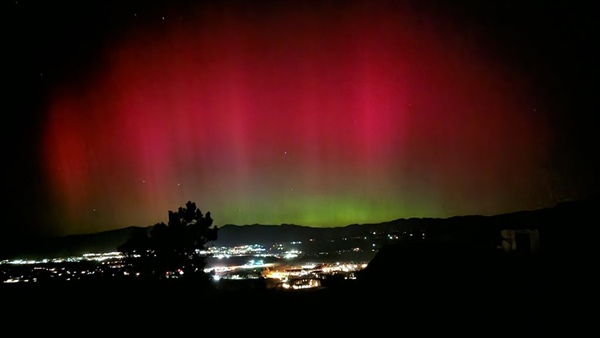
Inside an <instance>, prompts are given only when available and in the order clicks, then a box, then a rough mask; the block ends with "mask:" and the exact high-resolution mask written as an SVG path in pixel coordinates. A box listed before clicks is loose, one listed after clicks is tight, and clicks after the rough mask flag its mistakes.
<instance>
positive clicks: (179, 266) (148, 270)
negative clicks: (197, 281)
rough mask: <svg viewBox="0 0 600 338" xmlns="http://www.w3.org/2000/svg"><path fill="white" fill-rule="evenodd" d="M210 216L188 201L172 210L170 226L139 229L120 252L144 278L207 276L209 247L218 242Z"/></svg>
mask: <svg viewBox="0 0 600 338" xmlns="http://www.w3.org/2000/svg"><path fill="white" fill-rule="evenodd" d="M212 223H213V219H212V217H211V215H210V212H207V213H206V215H203V214H202V212H201V211H200V209H198V207H197V206H196V203H194V202H191V201H188V202H187V203H186V204H185V207H180V208H179V209H178V210H177V211H171V210H169V221H168V223H167V224H165V223H163V222H161V223H157V224H155V225H154V226H152V227H151V228H150V230H149V231H148V230H147V229H143V228H141V229H139V228H138V229H136V230H134V232H133V233H132V235H131V237H130V238H129V239H128V240H127V241H126V242H125V243H123V244H122V245H120V246H119V247H118V250H119V251H120V252H122V253H123V254H124V255H125V257H126V259H127V261H128V263H129V265H130V266H132V267H133V269H134V270H135V272H136V273H139V274H140V275H141V276H143V277H155V278H159V279H163V278H169V277H177V278H190V277H198V276H205V274H204V267H205V266H206V255H205V254H203V250H206V244H207V243H208V242H210V241H214V240H216V239H217V231H218V228H217V227H216V226H215V227H211V226H212Z"/></svg>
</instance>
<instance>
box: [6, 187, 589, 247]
mask: <svg viewBox="0 0 600 338" xmlns="http://www.w3.org/2000/svg"><path fill="white" fill-rule="evenodd" d="M598 201H599V199H598V198H591V199H587V200H580V201H570V202H563V203H560V204H558V205H556V206H554V207H550V208H542V209H536V210H527V211H518V212H512V213H506V214H499V215H494V216H481V215H467V216H454V217H450V218H403V219H397V220H392V221H388V222H382V223H366V224H350V225H347V226H344V227H329V228H317V227H309V226H302V225H295V224H281V225H265V224H250V225H233V224H227V225H223V226H220V227H219V235H218V239H217V240H216V241H215V242H211V243H209V244H211V245H215V246H236V245H245V244H261V245H266V246H268V245H271V244H274V243H287V242H292V241H311V239H312V240H318V241H328V240H335V239H340V238H357V237H364V236H368V235H371V234H374V233H402V232H415V231H421V230H424V231H427V233H428V234H431V235H433V236H435V237H437V238H450V237H453V236H464V235H465V234H478V233H481V232H486V231H497V230H498V229H499V228H503V229H510V228H519V227H521V228H522V227H529V228H531V227H534V228H539V229H542V230H541V232H542V237H545V239H552V240H551V241H549V242H550V243H557V242H558V241H559V240H560V238H567V237H568V236H573V232H574V231H573V230H569V229H575V228H576V227H578V226H580V225H583V224H587V223H589V222H590V219H591V215H592V211H594V210H596V209H597V208H598V206H599V203H598ZM136 228H139V227H133V226H132V227H127V228H122V229H116V230H109V231H103V232H98V233H92V234H82V235H68V236H63V237H28V238H18V239H11V240H10V241H6V242H5V243H4V244H2V247H1V248H0V259H11V258H26V259H39V258H52V257H67V256H73V255H82V254H84V253H89V252H93V253H102V252H112V251H116V250H117V247H118V246H119V245H120V244H122V243H124V242H125V240H126V239H127V238H129V236H131V234H132V233H133V231H134V230H135V229H136Z"/></svg>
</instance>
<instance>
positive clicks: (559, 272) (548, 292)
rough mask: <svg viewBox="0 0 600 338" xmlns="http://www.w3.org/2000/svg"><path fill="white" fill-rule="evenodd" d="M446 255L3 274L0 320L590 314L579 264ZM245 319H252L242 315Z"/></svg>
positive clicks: (418, 325) (532, 321)
mask: <svg viewBox="0 0 600 338" xmlns="http://www.w3.org/2000/svg"><path fill="white" fill-rule="evenodd" d="M449 262H450V260H442V261H441V264H438V265H437V266H436V265H429V266H421V265H420V264H412V265H411V266H407V267H406V269H404V270H402V269H397V270H390V271H387V272H385V273H382V270H379V271H375V272H373V271H371V272H368V271H367V270H365V274H362V275H361V276H360V278H358V279H357V280H339V281H338V282H337V283H333V284H330V285H329V286H328V287H323V288H319V289H306V290H282V289H270V288H261V287H256V285H254V286H252V287H242V285H241V284H240V287H239V288H229V289H226V290H225V289H222V288H219V287H218V285H217V284H214V283H213V282H200V281H181V280H172V281H162V282H158V281H155V282H148V281H146V282H143V281H120V282H117V281H96V282H85V283H83V282H74V283H60V284H4V285H1V286H0V296H1V297H2V298H1V299H2V308H3V309H4V310H5V314H4V316H3V320H4V323H11V322H12V320H13V319H11V318H14V319H17V320H22V319H25V318H27V319H28V320H30V321H31V322H54V323H56V321H57V320H58V321H59V322H62V323H63V324H64V325H68V323H70V322H73V323H88V324H89V325H99V324H101V323H125V324H126V326H125V328H126V329H135V330H142V331H148V330H149V331H152V330H159V329H160V330H165V329H169V328H178V329H182V328H187V327H196V328H202V330H205V329H206V330H208V331H211V330H216V329H218V332H220V333H223V332H229V330H239V329H242V328H243V329H244V330H246V329H248V330H250V331H249V332H253V331H256V330H258V331H262V330H267V331H269V330H275V328H274V327H273V325H275V326H277V327H279V328H278V329H277V330H281V329H285V330H284V332H288V331H289V330H291V331H290V332H298V330H300V332H304V331H305V330H316V331H317V332H322V331H320V330H323V328H328V329H329V330H334V332H336V333H337V334H339V335H342V333H344V334H345V333H348V334H353V333H354V334H356V333H357V332H358V331H356V330H363V331H361V332H365V331H364V330H368V332H371V334H375V333H376V332H384V331H386V330H389V329H393V330H394V331H396V332H414V331H415V330H417V331H418V332H421V331H423V332H427V331H429V330H433V331H439V330H441V331H446V330H449V329H451V328H452V330H454V332H456V330H458V331H460V332H466V331H475V332H478V333H480V336H489V335H496V334H509V335H512V334H511V332H512V333H514V334H517V335H519V334H520V333H525V332H530V333H531V332H533V333H539V334H542V333H547V332H555V333H556V332H563V333H564V334H568V335H569V336H573V334H576V333H578V332H582V331H584V330H587V328H588V327H589V326H590V325H591V324H592V323H595V321H596V319H595V313H596V310H595V307H596V306H597V304H596V300H595V299H596V298H595V296H594V295H595V294H596V292H594V289H593V288H591V282H590V279H588V277H587V274H586V273H584V270H582V269H583V268H584V266H579V265H577V264H571V263H569V262H567V261H527V262H526V263H524V262H525V261H520V263H516V262H514V264H513V263H510V264H508V265H504V268H505V270H504V271H503V270H501V269H500V268H502V266H501V264H500V265H498V264H496V265H494V264H492V265H489V266H488V267H487V268H484V269H477V268H476V267H475V266H474V265H471V266H469V267H468V268H467V266H464V265H463V266H458V267H457V266H452V267H451V268H444V266H446V267H450V265H448V264H449ZM430 263H431V262H430ZM503 264H504V263H503ZM419 266H421V267H419ZM490 267H492V268H490ZM434 268H435V269H434ZM590 276H591V275H590ZM247 322H251V323H252V322H253V323H255V324H252V325H254V326H255V327H254V328H253V327H252V326H250V327H248V326H246V325H248V324H244V325H242V324H240V323H247ZM103 325H104V324H103ZM282 325H283V326H282ZM319 327H321V329H318V328H319ZM223 330H225V331H223ZM557 330H561V331H557ZM371 334H369V335H368V336H372V335H371ZM382 334H383V333H382ZM361 335H366V333H365V334H361Z"/></svg>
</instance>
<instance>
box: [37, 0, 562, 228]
mask: <svg viewBox="0 0 600 338" xmlns="http://www.w3.org/2000/svg"><path fill="white" fill-rule="evenodd" d="M260 3H261V6H253V5H250V4H249V3H244V2H224V3H219V2H210V1H209V2H205V3H201V4H195V5H189V6H188V7H185V8H186V10H185V11H184V10H182V9H181V8H179V9H176V10H171V11H169V10H165V11H164V12H163V13H162V16H156V17H150V18H148V17H144V14H143V12H142V11H140V13H137V12H135V13H133V12H132V13H131V21H130V23H129V24H127V25H123V26H122V27H121V28H120V29H121V31H120V32H119V34H118V37H117V38H113V39H111V40H109V41H108V43H105V44H104V45H103V46H102V48H98V53H97V55H95V56H94V58H93V62H90V64H88V65H87V67H86V68H85V69H82V70H80V71H79V72H78V73H77V76H71V77H69V78H68V79H67V80H64V81H61V82H60V83H56V84H55V85H53V86H52V88H51V90H49V91H48V93H49V94H48V96H47V97H48V99H47V100H46V101H45V103H44V105H43V109H42V110H43V112H44V114H43V117H42V120H41V121H42V122H41V128H40V136H39V139H40V142H39V145H40V148H39V149H40V151H39V161H40V162H39V163H40V171H41V172H42V177H43V179H42V181H43V183H44V184H45V186H46V187H47V194H48V198H49V200H50V201H51V202H50V205H51V207H50V208H49V209H50V210H49V211H48V215H47V218H48V219H50V221H48V223H52V224H53V227H54V231H55V232H56V233H61V234H68V233H87V232H96V231H101V230H108V229H116V228H121V227H126V226H131V225H137V226H146V225H153V224H155V223H158V222H162V221H166V216H167V211H168V210H174V209H176V208H178V207H179V206H182V205H184V204H185V202H186V201H188V200H191V201H194V202H196V203H197V204H198V206H199V207H200V208H201V210H202V211H205V212H206V211H210V212H211V213H212V215H213V218H214V219H215V224H217V225H224V224H253V223H263V224H281V223H294V224H302V225H308V226H344V225H348V224H352V223H371V222H382V221H388V220H393V219H397V218H408V217H450V216H454V215H465V214H487V215H491V214H498V213H503V212H509V211H516V210H524V209H530V208H534V207H539V206H544V205H543V203H542V205H540V200H541V199H543V198H541V197H540V196H543V194H544V193H543V191H544V189H547V187H546V186H544V183H543V181H544V177H545V176H544V175H546V174H547V172H546V167H547V163H548V161H549V159H550V157H551V155H552V154H551V151H552V149H553V148H552V144H553V142H556V139H557V137H558V132H557V131H556V129H555V128H553V126H552V125H551V122H552V121H549V119H548V118H547V116H546V115H544V114H543V112H544V110H548V109H551V107H549V104H548V103H547V102H546V101H544V98H542V97H540V96H539V95H538V94H539V92H536V91H535V90H534V85H535V82H534V80H533V79H531V78H530V77H528V75H529V74H528V73H527V69H524V68H523V67H521V66H520V65H519V64H517V63H515V62H513V61H514V60H510V58H505V54H502V53H495V51H496V50H497V48H499V47H498V46H497V45H496V44H495V43H494V41H490V40H489V39H488V37H487V36H486V34H485V32H484V31H478V30H476V29H474V28H473V27H471V26H469V23H468V22H463V21H460V20H458V19H457V18H456V17H455V16H452V15H445V14H444V13H443V12H442V11H439V10H438V11H436V10H433V9H432V10H428V9H427V7H426V6H423V7H418V6H416V7H415V6H413V5H410V3H409V2H407V3H406V4H403V5H399V4H398V2H396V3H394V2H389V3H388V2H385V1H381V2H369V1H364V2H358V1H347V2H337V1H322V2H314V1H313V2H311V1H307V2H302V1H300V2H281V3H278V2H260ZM136 20H137V21H136ZM128 22H129V21H128Z"/></svg>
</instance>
